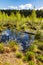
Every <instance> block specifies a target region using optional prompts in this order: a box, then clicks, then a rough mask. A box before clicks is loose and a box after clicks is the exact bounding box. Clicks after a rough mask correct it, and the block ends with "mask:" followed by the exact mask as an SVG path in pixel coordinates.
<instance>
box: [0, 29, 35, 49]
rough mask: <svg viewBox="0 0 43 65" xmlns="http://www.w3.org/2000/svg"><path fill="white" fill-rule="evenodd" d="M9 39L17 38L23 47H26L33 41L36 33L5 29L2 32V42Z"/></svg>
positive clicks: (0, 36) (0, 38) (0, 39)
mask: <svg viewBox="0 0 43 65" xmlns="http://www.w3.org/2000/svg"><path fill="white" fill-rule="evenodd" d="M9 40H15V41H16V42H18V43H19V45H20V46H21V47H22V48H23V49H26V48H27V47H28V46H30V44H31V43H32V42H33V40H34V35H32V34H27V33H23V32H20V31H17V30H14V31H11V30H10V29H7V30H4V31H3V32H2V33H1V34H0V42H7V41H9Z"/></svg>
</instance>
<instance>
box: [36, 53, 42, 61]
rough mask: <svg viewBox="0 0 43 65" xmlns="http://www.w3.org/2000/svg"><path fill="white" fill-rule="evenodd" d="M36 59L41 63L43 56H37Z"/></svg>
mask: <svg viewBox="0 0 43 65" xmlns="http://www.w3.org/2000/svg"><path fill="white" fill-rule="evenodd" d="M37 59H38V60H40V61H41V62H43V55H40V54H38V55H37Z"/></svg>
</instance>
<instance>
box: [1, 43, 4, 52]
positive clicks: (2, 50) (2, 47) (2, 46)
mask: <svg viewBox="0 0 43 65" xmlns="http://www.w3.org/2000/svg"><path fill="white" fill-rule="evenodd" d="M3 52H4V45H3V44H2V43H0V53H3Z"/></svg>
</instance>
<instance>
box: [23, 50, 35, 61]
mask: <svg viewBox="0 0 43 65" xmlns="http://www.w3.org/2000/svg"><path fill="white" fill-rule="evenodd" d="M34 57H35V54H34V53H33V52H32V51H28V52H27V53H26V56H25V57H24V59H25V60H26V61H30V60H33V59H34Z"/></svg>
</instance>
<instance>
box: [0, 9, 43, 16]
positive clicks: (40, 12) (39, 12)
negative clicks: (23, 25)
mask: <svg viewBox="0 0 43 65" xmlns="http://www.w3.org/2000/svg"><path fill="white" fill-rule="evenodd" d="M0 11H1V12H2V13H3V12H5V14H8V16H10V14H11V13H12V12H13V13H14V14H16V13H17V12H19V13H20V14H21V16H22V15H24V16H25V17H27V16H30V15H31V14H32V11H33V10H30V9H29V10H10V9H9V10H0ZM36 15H37V17H43V10H36Z"/></svg>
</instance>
